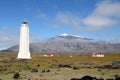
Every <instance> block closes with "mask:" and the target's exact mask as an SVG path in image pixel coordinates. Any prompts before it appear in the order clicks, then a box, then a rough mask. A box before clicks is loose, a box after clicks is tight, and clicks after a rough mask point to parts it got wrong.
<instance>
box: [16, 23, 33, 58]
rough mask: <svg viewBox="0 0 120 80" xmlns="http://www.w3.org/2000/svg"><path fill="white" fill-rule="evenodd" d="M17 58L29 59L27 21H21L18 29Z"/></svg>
mask: <svg viewBox="0 0 120 80" xmlns="http://www.w3.org/2000/svg"><path fill="white" fill-rule="evenodd" d="M17 58H18V59H31V56H30V52H29V27H28V23H27V22H23V23H22V25H21V30H20V44H19V53H18V56H17Z"/></svg>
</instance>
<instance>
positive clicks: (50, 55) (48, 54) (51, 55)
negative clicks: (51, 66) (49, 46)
mask: <svg viewBox="0 0 120 80" xmlns="http://www.w3.org/2000/svg"><path fill="white" fill-rule="evenodd" d="M43 56H45V57H53V54H51V53H46V54H44V55H43Z"/></svg>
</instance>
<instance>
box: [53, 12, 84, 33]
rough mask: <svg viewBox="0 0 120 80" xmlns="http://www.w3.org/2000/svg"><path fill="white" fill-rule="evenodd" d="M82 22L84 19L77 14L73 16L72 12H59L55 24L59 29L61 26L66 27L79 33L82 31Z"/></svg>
mask: <svg viewBox="0 0 120 80" xmlns="http://www.w3.org/2000/svg"><path fill="white" fill-rule="evenodd" d="M81 21H82V18H81V17H80V16H79V15H77V14H73V13H70V12H67V13H63V12H58V13H57V14H56V24H54V26H57V27H59V26H61V25H65V26H69V27H71V28H73V30H74V31H77V30H81ZM58 24H59V26H58Z"/></svg>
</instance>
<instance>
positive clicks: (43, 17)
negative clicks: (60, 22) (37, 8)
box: [36, 13, 47, 19]
mask: <svg viewBox="0 0 120 80" xmlns="http://www.w3.org/2000/svg"><path fill="white" fill-rule="evenodd" d="M36 17H37V18H39V19H46V18H47V15H46V14H44V13H39V14H38V15H37V16H36Z"/></svg>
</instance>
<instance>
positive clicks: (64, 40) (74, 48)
mask: <svg viewBox="0 0 120 80" xmlns="http://www.w3.org/2000/svg"><path fill="white" fill-rule="evenodd" d="M18 48H19V45H15V46H13V47H10V48H8V49H7V50H12V51H18ZM30 51H31V52H94V51H101V52H115V53H119V52H120V43H110V42H105V41H97V40H94V39H91V38H85V37H82V36H77V35H71V34H65V33H64V34H61V35H56V36H54V37H51V38H49V39H47V40H45V41H40V42H37V43H30Z"/></svg>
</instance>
